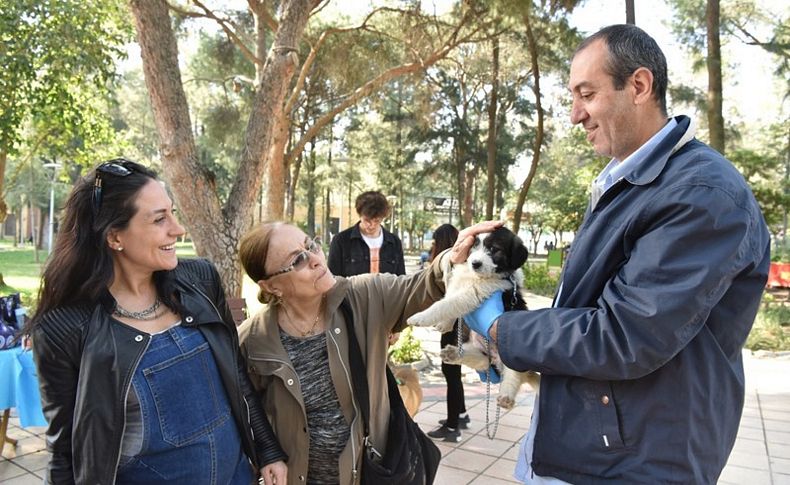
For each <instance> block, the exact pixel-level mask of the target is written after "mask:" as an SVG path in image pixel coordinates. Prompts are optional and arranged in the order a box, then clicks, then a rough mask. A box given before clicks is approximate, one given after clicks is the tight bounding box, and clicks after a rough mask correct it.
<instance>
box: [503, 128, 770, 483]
mask: <svg viewBox="0 0 790 485" xmlns="http://www.w3.org/2000/svg"><path fill="white" fill-rule="evenodd" d="M676 120H677V122H678V126H677V127H676V128H675V129H674V130H673V131H672V132H671V133H670V134H669V135H668V136H667V138H665V139H664V141H663V142H661V143H660V144H659V145H658V146H657V147H656V148H655V149H654V151H653V153H652V154H651V155H650V156H649V157H648V158H647V159H646V160H645V161H644V164H642V165H640V166H639V167H638V168H637V169H636V170H635V172H634V173H632V174H631V175H627V176H626V177H625V179H622V180H620V181H619V182H617V183H616V184H615V185H614V186H613V187H612V188H611V189H610V190H609V191H607V192H606V193H605V194H604V195H603V197H602V198H601V199H600V201H599V202H598V204H597V205H596V206H595V208H594V210H592V212H591V211H590V209H589V208H588V210H587V214H586V215H585V219H584V222H583V223H582V226H581V228H580V230H579V232H578V233H577V235H576V238H575V240H574V241H573V244H572V246H571V250H570V255H569V257H568V260H567V265H566V267H565V268H564V271H563V275H562V287H561V291H560V294H559V297H558V299H557V301H555V306H556V307H557V308H550V309H544V310H536V311H529V312H510V313H505V314H504V315H502V316H501V317H500V319H499V325H498V346H499V354H500V356H501V357H502V360H503V362H504V363H505V364H506V365H507V366H508V367H511V368H513V369H515V370H527V369H531V370H536V371H540V372H541V375H542V377H541V386H540V410H539V420H538V426H537V434H536V437H535V447H534V453H533V456H532V458H533V460H532V463H531V465H532V468H533V469H534V471H535V472H536V473H537V474H538V475H549V476H553V477H557V478H560V479H562V480H564V481H567V482H571V483H577V484H581V483H599V482H602V481H606V480H613V481H619V482H620V483H715V482H716V480H717V478H718V474H719V473H720V471H721V469H722V468H723V467H724V465H725V463H726V460H727V457H728V455H729V452H730V450H731V449H732V446H733V443H734V441H735V436H736V433H737V430H738V424H739V421H740V417H741V411H742V408H743V399H744V373H743V360H742V355H741V349H742V347H743V344H744V342H745V341H746V337H747V335H748V333H749V330H750V329H751V326H752V322H753V321H754V317H755V315H756V312H757V309H758V306H759V302H760V295H761V292H762V291H763V287H764V285H765V281H766V278H767V273H768V267H769V262H770V261H769V260H770V258H769V234H768V231H767V228H766V225H765V222H764V220H763V217H762V215H761V213H760V209H759V207H758V205H757V203H756V201H755V200H754V197H753V195H752V193H751V191H750V190H749V188H748V187H747V185H746V183H745V181H744V180H743V177H742V176H741V175H740V174H739V173H738V172H737V171H736V169H735V168H734V167H733V166H732V164H731V163H730V162H728V161H727V160H726V159H724V158H723V157H722V156H721V155H720V154H719V153H717V152H715V151H714V150H712V149H711V148H709V147H708V146H706V145H704V144H703V143H701V142H699V141H697V140H696V139H694V140H691V141H689V142H688V143H686V144H685V145H683V146H682V147H681V148H680V149H679V150H678V151H677V152H675V153H674V154H672V155H670V153H671V150H672V149H673V147H674V146H675V145H676V144H677V143H678V142H679V141H680V140H681V139H682V138H683V137H684V135H686V137H688V136H689V135H688V133H689V132H690V128H689V124H690V120H689V119H688V118H686V117H678V118H676ZM576 376H585V377H584V378H582V377H576Z"/></svg>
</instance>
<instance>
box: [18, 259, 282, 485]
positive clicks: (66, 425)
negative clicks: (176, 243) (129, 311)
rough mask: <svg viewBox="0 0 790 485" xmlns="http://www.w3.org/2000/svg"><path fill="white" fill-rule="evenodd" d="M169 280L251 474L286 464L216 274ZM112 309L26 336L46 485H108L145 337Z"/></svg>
mask: <svg viewBox="0 0 790 485" xmlns="http://www.w3.org/2000/svg"><path fill="white" fill-rule="evenodd" d="M168 277H172V278H174V281H173V284H174V287H175V289H176V294H177V297H178V298H179V300H180V302H181V305H182V306H183V308H184V313H183V314H182V315H181V318H182V325H185V326H196V327H198V328H199V329H200V331H201V332H202V333H203V335H204V336H205V338H206V341H207V342H208V344H209V347H210V348H211V351H212V353H213V354H214V358H215V360H216V362H217V367H218V369H219V372H220V375H221V377H222V381H223V383H224V386H225V389H226V390H227V391H228V398H229V399H228V400H229V402H230V405H231V411H232V413H233V417H234V419H235V420H236V425H237V426H238V428H239V432H240V435H241V437H242V442H243V446H244V451H245V452H246V453H247V455H248V456H249V457H250V458H251V459H252V461H253V464H254V465H255V466H256V469H258V468H260V467H262V466H264V465H266V464H269V463H273V462H275V461H279V460H284V459H286V455H285V453H284V452H283V451H282V449H281V448H280V445H279V443H278V442H277V440H276V438H275V437H274V435H273V433H272V429H271V426H270V425H269V421H268V420H267V419H266V415H265V414H264V412H263V411H262V409H261V407H260V399H259V398H257V397H256V395H255V391H254V390H253V389H252V387H251V386H250V382H249V379H248V377H247V373H246V365H245V363H244V360H243V359H242V357H241V354H240V352H239V339H238V334H237V332H236V327H235V325H234V323H233V319H232V317H231V315H230V311H229V310H228V307H227V304H226V302H225V296H224V291H223V289H222V285H221V284H220V279H219V275H218V274H217V271H216V269H215V268H214V266H213V265H211V264H210V263H209V262H208V261H205V260H183V261H180V262H179V264H178V266H177V267H176V269H174V270H173V271H172V272H170V274H169V275H168ZM114 304H115V302H114V300H113V299H112V296H111V295H110V294H109V292H107V293H106V295H105V297H104V298H103V299H102V301H101V302H99V303H97V304H96V305H95V306H94V307H93V308H86V307H67V308H59V309H56V310H53V311H51V312H48V313H47V314H46V315H44V316H43V317H42V318H41V321H40V322H39V323H38V324H37V325H36V327H35V328H34V330H33V332H32V334H33V351H34V356H35V359H36V365H37V368H38V376H39V383H40V388H41V402H42V405H43V410H44V416H46V418H47V422H48V423H49V426H48V428H47V435H46V439H47V449H48V450H49V451H50V452H51V453H52V457H51V459H50V462H49V466H48V469H47V475H46V478H45V483H57V484H61V483H64V484H70V483H77V484H89V485H97V484H112V483H114V482H115V475H116V470H117V466H118V460H119V459H120V451H121V440H122V437H123V432H124V427H125V403H126V398H127V395H128V392H129V388H130V386H131V381H132V376H133V374H134V371H135V369H136V367H137V364H138V363H139V362H140V359H141V358H142V356H143V354H144V353H145V351H146V349H147V347H148V342H149V341H150V336H149V335H148V334H145V333H142V332H139V331H137V330H135V329H133V328H132V327H129V326H126V325H122V324H119V323H117V322H115V321H113V320H111V319H110V315H111V313H112V310H113V308H114ZM184 399H189V396H184ZM253 435H254V438H253ZM179 466H189V464H188V463H183V464H180V465H179Z"/></svg>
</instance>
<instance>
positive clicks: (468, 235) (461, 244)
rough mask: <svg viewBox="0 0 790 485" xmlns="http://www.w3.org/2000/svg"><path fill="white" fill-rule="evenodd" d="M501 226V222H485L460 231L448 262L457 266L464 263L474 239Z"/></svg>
mask: <svg viewBox="0 0 790 485" xmlns="http://www.w3.org/2000/svg"><path fill="white" fill-rule="evenodd" d="M503 224H504V222H502V221H485V222H479V223H477V224H475V225H474V226H469V227H467V228H466V229H462V230H461V232H459V233H458V239H457V240H456V241H455V244H454V245H453V249H451V250H450V262H451V263H453V264H459V263H463V262H464V261H466V258H468V257H469V250H470V249H471V248H472V245H473V244H474V243H475V237H476V236H477V235H478V234H481V233H484V232H491V231H493V230H494V229H496V228H498V227H502V225H503Z"/></svg>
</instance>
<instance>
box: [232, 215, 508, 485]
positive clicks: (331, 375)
mask: <svg viewBox="0 0 790 485" xmlns="http://www.w3.org/2000/svg"><path fill="white" fill-rule="evenodd" d="M498 225H500V224H499V223H491V222H487V223H481V224H478V225H476V226H473V227H471V228H468V229H465V230H464V231H461V233H460V235H459V238H458V242H457V244H456V246H455V247H454V248H453V249H452V250H451V251H447V252H445V253H443V254H442V255H440V256H439V257H437V258H436V259H435V260H434V262H433V264H431V265H430V266H429V267H428V268H426V269H425V270H424V271H422V272H420V273H417V274H413V275H409V276H396V275H392V274H383V273H379V274H365V275H359V276H353V277H349V278H343V277H335V276H333V275H332V273H331V272H330V271H329V269H328V268H327V264H326V260H325V258H324V254H323V252H322V249H321V246H320V245H319V244H318V243H317V242H315V241H313V240H311V239H310V238H309V237H307V236H306V235H305V233H304V232H302V231H301V230H300V229H299V228H297V227H295V226H293V225H290V224H286V223H281V222H274V223H266V224H262V225H260V226H258V227H256V228H254V229H253V230H252V231H251V232H249V233H248V234H247V235H246V236H245V237H244V238H243V239H242V242H241V246H240V257H241V262H242V265H243V266H244V269H245V271H246V272H247V274H248V275H249V276H250V278H252V279H253V281H255V282H257V283H258V285H259V287H260V293H259V298H260V299H261V301H262V302H264V303H268V305H267V306H266V307H264V309H263V310H262V311H261V312H259V313H258V314H257V315H255V316H254V317H252V318H251V319H250V320H248V321H247V322H245V324H244V325H242V327H241V329H240V337H241V341H242V352H243V354H244V355H245V357H246V358H247V363H248V366H249V367H248V370H249V373H250V378H251V380H252V383H253V385H254V386H255V387H256V388H257V389H260V390H263V391H264V392H263V393H262V396H264V397H263V407H264V409H265V410H266V412H267V413H268V415H269V417H270V419H271V421H272V426H273V428H274V432H275V434H276V435H277V436H278V437H279V438H280V441H281V442H282V445H283V447H284V449H285V451H286V453H287V454H288V456H289V460H288V468H289V470H288V478H289V483H294V484H297V483H305V482H307V483H310V484H343V485H350V484H355V483H358V482H359V470H360V460H361V458H362V450H363V443H362V437H363V430H362V424H361V422H360V421H361V420H360V419H359V408H358V403H357V401H356V400H355V399H354V395H353V393H352V388H351V374H350V368H349V365H350V364H349V354H348V352H349V350H348V349H349V339H348V335H347V332H346V326H345V320H344V318H343V314H342V312H341V310H340V305H341V302H342V301H343V300H344V299H345V300H347V301H348V303H349V304H350V307H351V310H352V314H353V320H354V331H355V333H356V338H357V340H358V341H359V343H360V347H361V351H362V354H363V357H364V359H365V362H366V367H367V381H368V386H369V392H370V440H371V442H372V445H373V447H374V448H376V449H377V450H379V451H382V452H383V451H384V446H385V443H386V442H387V424H388V418H389V414H390V413H389V411H390V410H389V399H388V394H387V380H386V377H385V368H386V365H387V338H388V336H389V335H390V333H391V332H393V331H398V330H400V329H401V328H402V327H403V326H404V322H405V321H406V318H407V317H408V316H410V315H411V314H413V313H416V312H417V311H419V310H422V309H424V308H426V307H427V306H428V305H429V304H430V303H432V302H433V301H435V300H437V299H439V298H441V297H442V295H443V292H444V285H443V283H442V273H441V269H440V267H441V265H440V264H439V263H440V261H441V259H442V258H450V260H451V262H453V263H459V262H462V261H464V260H465V259H466V256H467V254H468V252H469V248H470V247H471V245H472V242H473V237H471V236H473V235H475V234H477V233H480V232H488V231H491V230H492V229H493V228H495V227H497V226H498Z"/></svg>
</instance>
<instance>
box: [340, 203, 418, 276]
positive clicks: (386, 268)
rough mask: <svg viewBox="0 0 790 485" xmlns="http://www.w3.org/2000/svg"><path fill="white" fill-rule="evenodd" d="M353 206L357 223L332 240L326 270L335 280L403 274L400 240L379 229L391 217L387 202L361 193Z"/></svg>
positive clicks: (382, 228) (404, 267)
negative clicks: (350, 277)
mask: <svg viewBox="0 0 790 485" xmlns="http://www.w3.org/2000/svg"><path fill="white" fill-rule="evenodd" d="M355 206H356V210H357V214H358V215H359V222H357V223H356V224H354V225H353V226H351V227H349V228H348V229H346V230H344V231H341V232H340V233H339V234H338V235H337V236H335V237H334V238H333V239H332V243H331V245H330V246H329V259H328V265H329V270H330V271H332V274H334V275H336V276H354V275H358V274H364V273H392V274H395V275H402V274H406V264H405V262H404V260H403V247H402V245H401V241H400V239H398V236H396V235H394V234H392V233H391V232H389V231H388V230H386V229H384V227H383V226H382V225H381V223H382V222H383V221H384V219H386V218H387V216H389V213H390V205H389V202H388V201H387V198H386V197H385V196H384V194H382V193H381V192H378V191H368V192H363V193H361V194H359V196H358V197H357V201H356V204H355Z"/></svg>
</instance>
